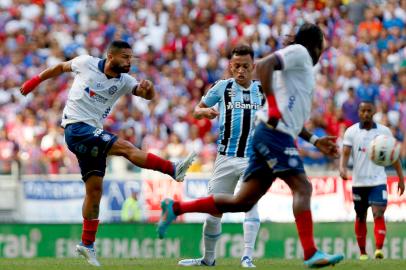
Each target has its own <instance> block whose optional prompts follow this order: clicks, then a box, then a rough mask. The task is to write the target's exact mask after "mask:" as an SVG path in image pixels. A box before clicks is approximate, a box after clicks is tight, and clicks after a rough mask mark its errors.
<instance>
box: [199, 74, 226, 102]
mask: <svg viewBox="0 0 406 270" xmlns="http://www.w3.org/2000/svg"><path fill="white" fill-rule="evenodd" d="M228 83H229V80H220V81H217V82H216V83H215V84H214V85H213V86H212V87H211V88H210V89H209V90H208V91H207V93H206V94H205V95H204V96H203V97H202V102H203V103H204V104H205V105H206V106H207V107H213V106H214V105H216V104H217V103H218V102H220V100H222V98H223V95H224V91H225V89H226V86H227V84H228Z"/></svg>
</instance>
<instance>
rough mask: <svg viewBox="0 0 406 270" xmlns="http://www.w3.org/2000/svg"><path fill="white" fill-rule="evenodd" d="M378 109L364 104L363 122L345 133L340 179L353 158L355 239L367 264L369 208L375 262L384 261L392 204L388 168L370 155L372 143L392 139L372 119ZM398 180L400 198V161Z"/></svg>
mask: <svg viewBox="0 0 406 270" xmlns="http://www.w3.org/2000/svg"><path fill="white" fill-rule="evenodd" d="M375 111H376V109H375V105H374V104H373V103H371V102H369V101H363V102H361V103H360V105H359V107H358V115H359V118H360V122H359V123H356V124H354V125H352V126H351V127H349V128H348V129H347V130H346V131H345V133H344V140H343V149H342V155H341V160H340V176H341V177H342V178H343V179H344V180H347V179H348V172H347V164H348V160H349V158H350V156H352V158H353V164H354V169H353V173H352V176H353V177H352V194H353V195H352V198H353V200H354V209H355V213H356V218H355V225H354V229H355V235H356V237H357V243H358V247H359V250H360V253H361V254H360V257H359V258H360V260H367V259H368V255H367V252H366V250H365V247H366V236H367V223H366V222H367V211H368V208H369V206H371V209H372V215H373V217H374V236H375V258H376V259H382V258H383V257H384V255H383V251H382V247H383V243H384V241H385V236H386V226H385V219H384V214H385V210H386V205H387V203H388V194H387V190H386V181H387V178H386V173H385V168H384V167H382V166H378V165H376V164H374V163H373V162H372V161H371V160H370V159H369V158H368V154H367V147H368V145H369V143H370V142H371V141H372V140H373V139H374V138H375V137H376V136H378V135H382V134H383V135H387V136H392V132H391V131H390V129H389V128H387V127H385V126H383V125H381V124H376V123H375V122H374V121H373V119H372V117H373V115H374V114H375ZM393 167H394V168H395V170H396V172H397V175H398V177H399V180H398V191H399V196H400V195H402V194H403V192H404V191H405V183H404V179H403V172H402V165H401V162H400V159H398V160H397V161H396V162H395V163H394V164H393Z"/></svg>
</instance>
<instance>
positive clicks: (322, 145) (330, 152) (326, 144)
mask: <svg viewBox="0 0 406 270" xmlns="http://www.w3.org/2000/svg"><path fill="white" fill-rule="evenodd" d="M299 136H300V137H301V138H302V139H304V140H305V141H307V142H310V143H311V144H313V145H314V146H315V147H317V149H319V150H320V152H322V153H323V154H324V155H326V156H328V157H331V158H338V157H339V153H338V147H337V144H336V143H335V140H336V139H337V137H334V136H323V137H321V138H320V137H318V136H316V135H314V134H312V133H310V132H309V131H308V130H307V129H306V128H304V127H303V128H302V131H301V132H300V133H299Z"/></svg>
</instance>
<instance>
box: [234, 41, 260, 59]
mask: <svg viewBox="0 0 406 270" xmlns="http://www.w3.org/2000/svg"><path fill="white" fill-rule="evenodd" d="M248 54H249V55H250V56H251V58H252V59H254V50H253V49H252V47H251V46H248V45H245V44H240V45H238V46H237V47H235V48H234V49H233V50H232V51H231V55H230V58H231V57H233V56H234V55H248Z"/></svg>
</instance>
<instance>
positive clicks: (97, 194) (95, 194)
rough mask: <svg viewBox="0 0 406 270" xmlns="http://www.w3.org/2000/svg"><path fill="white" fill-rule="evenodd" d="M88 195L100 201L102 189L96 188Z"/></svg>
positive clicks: (88, 192) (89, 191)
mask: <svg viewBox="0 0 406 270" xmlns="http://www.w3.org/2000/svg"><path fill="white" fill-rule="evenodd" d="M86 195H87V196H88V197H90V198H91V199H93V200H100V198H101V196H102V195H103V189H102V187H94V188H92V189H90V190H88V191H87V192H86Z"/></svg>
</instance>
